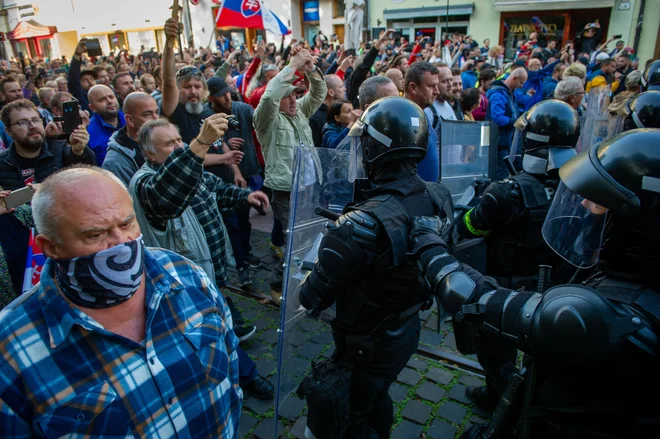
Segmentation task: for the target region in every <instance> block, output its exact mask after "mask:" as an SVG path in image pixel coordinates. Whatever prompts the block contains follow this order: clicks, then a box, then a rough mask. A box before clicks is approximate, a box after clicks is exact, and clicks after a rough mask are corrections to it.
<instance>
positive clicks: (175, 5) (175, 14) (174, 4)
mask: <svg viewBox="0 0 660 439" xmlns="http://www.w3.org/2000/svg"><path fill="white" fill-rule="evenodd" d="M183 1H187V0H183ZM179 9H180V8H179V0H173V1H172V18H173V19H175V20H176V23H177V24H180V23H179ZM177 36H178V38H179V55H181V61H183V45H182V44H181V29H179V33H178V35H177Z"/></svg>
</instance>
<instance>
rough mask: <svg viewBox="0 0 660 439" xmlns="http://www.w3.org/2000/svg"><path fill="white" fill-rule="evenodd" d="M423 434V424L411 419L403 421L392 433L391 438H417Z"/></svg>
mask: <svg viewBox="0 0 660 439" xmlns="http://www.w3.org/2000/svg"><path fill="white" fill-rule="evenodd" d="M421 434H422V426H421V425H417V424H415V423H413V422H410V421H402V422H401V424H399V426H398V427H397V428H396V429H394V431H393V432H392V434H391V435H390V439H416V438H418V437H420V436H421Z"/></svg>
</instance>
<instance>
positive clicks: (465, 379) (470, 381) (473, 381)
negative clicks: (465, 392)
mask: <svg viewBox="0 0 660 439" xmlns="http://www.w3.org/2000/svg"><path fill="white" fill-rule="evenodd" d="M458 382H459V383H461V384H465V385H466V386H473V387H480V386H483V385H484V380H483V378H479V377H476V376H474V375H469V374H467V373H466V374H464V375H463V376H462V377H460V378H459V379H458Z"/></svg>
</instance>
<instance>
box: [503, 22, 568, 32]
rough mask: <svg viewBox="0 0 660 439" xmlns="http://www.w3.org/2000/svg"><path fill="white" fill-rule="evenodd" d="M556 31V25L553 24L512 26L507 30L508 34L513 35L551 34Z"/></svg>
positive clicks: (540, 23)
mask: <svg viewBox="0 0 660 439" xmlns="http://www.w3.org/2000/svg"><path fill="white" fill-rule="evenodd" d="M556 31H557V25H556V24H554V23H543V22H538V23H534V22H532V23H530V24H512V25H511V26H510V28H509V32H511V33H513V34H525V35H529V34H530V33H531V32H536V33H540V34H551V35H554V33H555V32H556Z"/></svg>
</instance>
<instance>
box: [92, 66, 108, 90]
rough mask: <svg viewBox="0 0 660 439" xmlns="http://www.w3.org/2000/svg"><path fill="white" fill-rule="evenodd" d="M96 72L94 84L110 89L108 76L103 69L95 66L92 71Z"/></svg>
mask: <svg viewBox="0 0 660 439" xmlns="http://www.w3.org/2000/svg"><path fill="white" fill-rule="evenodd" d="M93 70H94V71H95V72H96V83H97V84H102V85H106V86H108V87H110V75H109V74H108V70H106V68H105V67H103V66H99V65H96V66H94V69H93Z"/></svg>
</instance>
